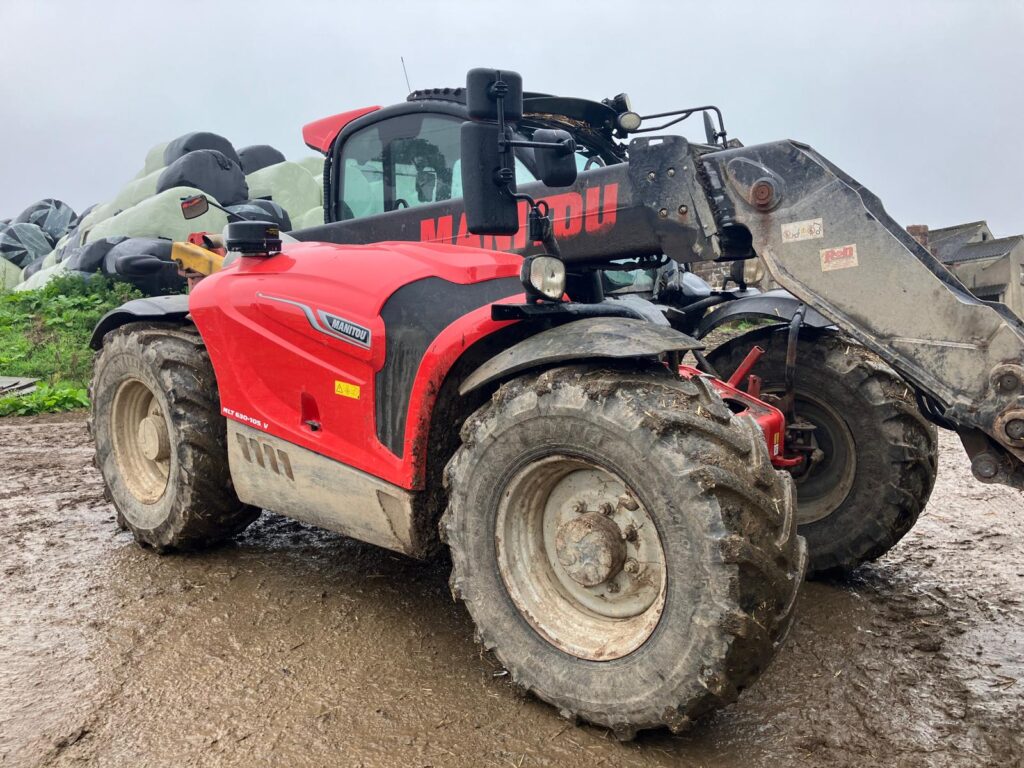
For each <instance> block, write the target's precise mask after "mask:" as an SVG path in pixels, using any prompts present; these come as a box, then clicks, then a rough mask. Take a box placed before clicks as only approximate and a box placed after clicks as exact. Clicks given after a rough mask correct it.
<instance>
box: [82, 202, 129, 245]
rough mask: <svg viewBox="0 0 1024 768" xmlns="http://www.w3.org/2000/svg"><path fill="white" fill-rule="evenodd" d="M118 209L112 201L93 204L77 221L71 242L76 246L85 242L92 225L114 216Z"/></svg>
mask: <svg viewBox="0 0 1024 768" xmlns="http://www.w3.org/2000/svg"><path fill="white" fill-rule="evenodd" d="M120 210H121V209H120V208H118V207H117V206H115V205H114V204H113V203H102V204H100V205H97V206H95V207H94V208H93V209H92V210H91V211H89V213H88V215H86V216H83V217H82V220H81V221H79V222H78V226H77V227H75V233H74V234H73V235H72V236H71V242H72V244H73V245H75V246H78V245H81V244H82V243H84V242H86V241H87V240H88V239H89V233H90V232H91V231H92V229H93V227H95V226H96V225H97V224H99V223H101V222H104V221H106V220H107V219H109V218H110V217H111V216H114V215H115V214H116V213H118V211H120Z"/></svg>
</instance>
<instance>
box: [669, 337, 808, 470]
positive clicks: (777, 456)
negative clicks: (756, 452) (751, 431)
mask: <svg viewBox="0 0 1024 768" xmlns="http://www.w3.org/2000/svg"><path fill="white" fill-rule="evenodd" d="M763 354H764V350H763V349H761V348H760V347H754V348H753V349H752V350H750V353H749V354H748V355H747V356H746V358H744V360H743V362H742V363H740V365H739V367H738V368H737V369H736V372H735V373H733V375H732V376H731V377H729V380H728V381H722V380H721V379H719V378H716V377H714V376H708V375H707V374H706V373H703V372H702V371H700V370H698V369H696V368H694V367H692V366H689V365H680V366H679V375H680V376H682V377H683V378H684V379H691V378H694V377H697V376H702V377H704V378H705V379H707V380H708V381H709V382H710V383H711V386H713V387H714V388H715V389H716V390H718V394H719V395H720V396H721V398H722V399H723V400H724V401H725V403H726V405H728V406H729V407H730V408H731V409H732V410H733V412H734V413H745V414H748V415H750V416H752V417H753V418H754V421H756V422H757V425H758V426H759V427H761V432H762V433H763V434H764V439H765V443H766V444H767V445H768V456H769V458H770V459H771V462H772V466H774V467H777V468H778V469H788V468H790V467H795V466H798V465H800V464H802V463H803V461H804V459H803V458H795V459H789V458H786V456H785V453H784V449H785V441H786V417H785V416H784V415H783V414H782V411H780V410H779V409H778V408H776V407H775V406H774V405H769V404H768V403H766V402H764V401H763V400H760V399H758V397H757V395H758V394H760V389H761V379H760V378H759V377H757V376H753V375H750V376H749V377H748V385H749V386H750V387H751V389H752V390H754V391H753V392H744V391H743V390H742V389H739V388H737V386H736V384H738V383H739V382H740V381H741V380H742V379H743V377H744V376H745V375H747V374H748V373H749V371H750V369H751V368H753V367H754V363H756V362H757V360H758V358H760V357H761V355H763ZM755 392H756V394H755Z"/></svg>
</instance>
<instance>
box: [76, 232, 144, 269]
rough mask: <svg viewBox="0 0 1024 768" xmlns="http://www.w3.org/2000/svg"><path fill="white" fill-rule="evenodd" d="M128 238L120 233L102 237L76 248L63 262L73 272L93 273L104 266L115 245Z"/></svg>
mask: <svg viewBox="0 0 1024 768" xmlns="http://www.w3.org/2000/svg"><path fill="white" fill-rule="evenodd" d="M127 239H128V238H127V237H125V236H123V235H120V236H117V237H101V238H99V239H97V240H93V241H92V242H91V243H86V244H85V245H82V246H79V247H78V248H75V249H74V250H73V251H72V252H71V253H70V254H69V255H68V257H67V258H66V259H65V260H64V261H62V262H61V263H62V264H63V265H64V266H65V268H66V269H70V270H72V271H73V272H85V273H87V274H92V273H93V272H99V271H100V270H101V269H102V268H103V262H104V259H106V257H107V254H108V253H110V250H111V249H112V248H113V247H114V246H115V245H119V244H120V243H123V242H124V241H125V240H127Z"/></svg>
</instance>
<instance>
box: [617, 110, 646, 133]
mask: <svg viewBox="0 0 1024 768" xmlns="http://www.w3.org/2000/svg"><path fill="white" fill-rule="evenodd" d="M641 122H642V120H641V118H640V115H638V114H637V113H636V112H623V113H622V114H620V115H619V117H618V123H619V128H621V129H622V130H623V131H625V132H626V133H632V132H633V131H635V130H636V129H637V128H639V127H640V123H641Z"/></svg>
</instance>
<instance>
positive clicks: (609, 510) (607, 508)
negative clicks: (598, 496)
mask: <svg viewBox="0 0 1024 768" xmlns="http://www.w3.org/2000/svg"><path fill="white" fill-rule="evenodd" d="M600 510H601V514H602V515H605V516H606V517H611V516H612V515H614V514H615V507H613V506H612V505H611V504H609V503H608V502H607V501H606V502H605V503H604V504H602V505H601V507H600Z"/></svg>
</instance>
